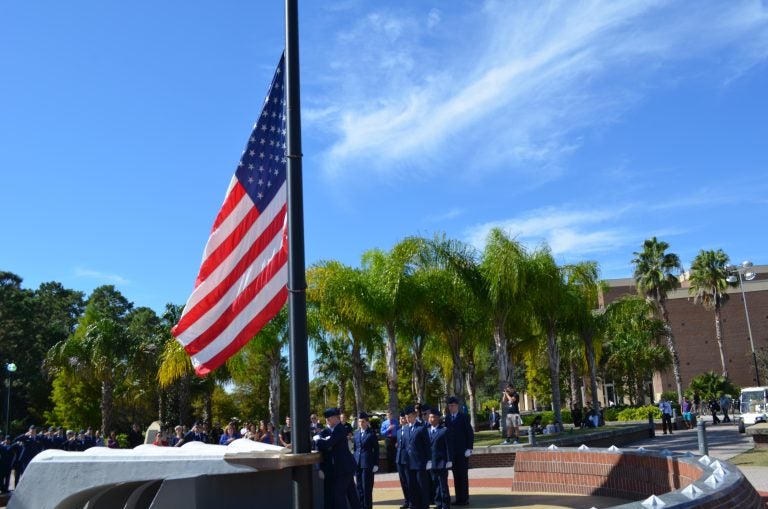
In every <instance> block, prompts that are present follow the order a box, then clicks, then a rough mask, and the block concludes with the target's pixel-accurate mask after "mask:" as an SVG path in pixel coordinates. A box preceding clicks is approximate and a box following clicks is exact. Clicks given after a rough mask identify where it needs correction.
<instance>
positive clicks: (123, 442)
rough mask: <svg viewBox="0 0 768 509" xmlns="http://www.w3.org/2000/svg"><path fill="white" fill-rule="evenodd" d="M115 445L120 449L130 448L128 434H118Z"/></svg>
mask: <svg viewBox="0 0 768 509" xmlns="http://www.w3.org/2000/svg"><path fill="white" fill-rule="evenodd" d="M105 443H106V442H105ZM117 443H118V444H120V449H128V448H129V447H130V444H129V443H128V433H118V434H117Z"/></svg>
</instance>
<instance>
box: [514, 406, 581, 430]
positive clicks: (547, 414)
mask: <svg viewBox="0 0 768 509" xmlns="http://www.w3.org/2000/svg"><path fill="white" fill-rule="evenodd" d="M539 415H540V416H541V426H542V427H544V426H546V425H547V424H552V423H554V422H555V413H554V412H553V411H552V410H545V411H543V412H538V413H535V414H529V415H524V416H523V426H530V425H531V423H532V422H533V420H534V419H535V418H536V416H539ZM560 415H561V416H562V418H563V424H573V417H572V416H571V412H570V411H569V410H563V411H561V412H560Z"/></svg>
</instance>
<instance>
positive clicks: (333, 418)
mask: <svg viewBox="0 0 768 509" xmlns="http://www.w3.org/2000/svg"><path fill="white" fill-rule="evenodd" d="M340 415H341V411H340V410H339V409H338V408H329V409H327V410H326V411H325V412H324V414H323V416H324V417H325V422H326V424H327V426H328V433H319V434H317V435H315V436H314V437H312V441H313V442H314V443H315V445H316V446H317V450H318V451H320V452H322V453H323V472H324V474H325V479H324V488H325V490H326V495H327V493H328V491H329V490H330V493H331V495H332V496H330V497H328V496H326V497H325V505H326V509H346V507H347V503H348V504H349V507H351V508H352V509H359V507H360V502H359V500H358V497H357V491H356V490H355V482H354V476H355V469H356V465H355V458H354V457H353V456H352V453H351V452H350V451H349V442H348V441H347V430H346V429H345V428H344V426H342V425H339V422H340V418H339V416H340Z"/></svg>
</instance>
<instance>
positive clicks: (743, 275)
mask: <svg viewBox="0 0 768 509" xmlns="http://www.w3.org/2000/svg"><path fill="white" fill-rule="evenodd" d="M751 268H752V262H750V261H749V260H747V261H744V262H741V266H740V267H739V266H736V265H728V266H727V267H726V269H727V270H728V271H730V272H731V273H732V274H731V275H730V276H728V277H727V278H726V281H728V282H729V283H735V282H736V276H735V275H733V272H735V273H737V274H738V281H739V288H740V289H741V301H742V302H743V303H744V315H745V316H746V318H747V333H748V334H749V346H750V347H751V348H752V362H753V363H754V364H755V381H756V382H757V385H758V386H759V385H760V371H759V370H758V369H757V355H756V354H755V342H754V340H753V339H752V326H751V325H750V324H749V309H747V296H746V294H745V293H744V280H745V279H746V280H747V281H752V280H753V279H755V276H757V274H755V273H754V272H753V271H751V270H749V269H751Z"/></svg>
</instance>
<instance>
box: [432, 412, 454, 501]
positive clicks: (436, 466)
mask: <svg viewBox="0 0 768 509" xmlns="http://www.w3.org/2000/svg"><path fill="white" fill-rule="evenodd" d="M432 415H433V416H434V417H430V421H429V422H430V426H429V443H430V452H431V454H430V458H431V461H432V469H431V470H430V476H431V478H432V487H433V489H434V496H435V507H436V508H437V509H449V508H450V507H451V493H450V492H449V491H448V469H449V468H450V467H451V466H452V461H453V447H452V444H451V441H450V437H449V435H448V429H447V428H446V427H445V426H441V425H440V412H439V411H438V410H436V409H435V410H433V411H432Z"/></svg>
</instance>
